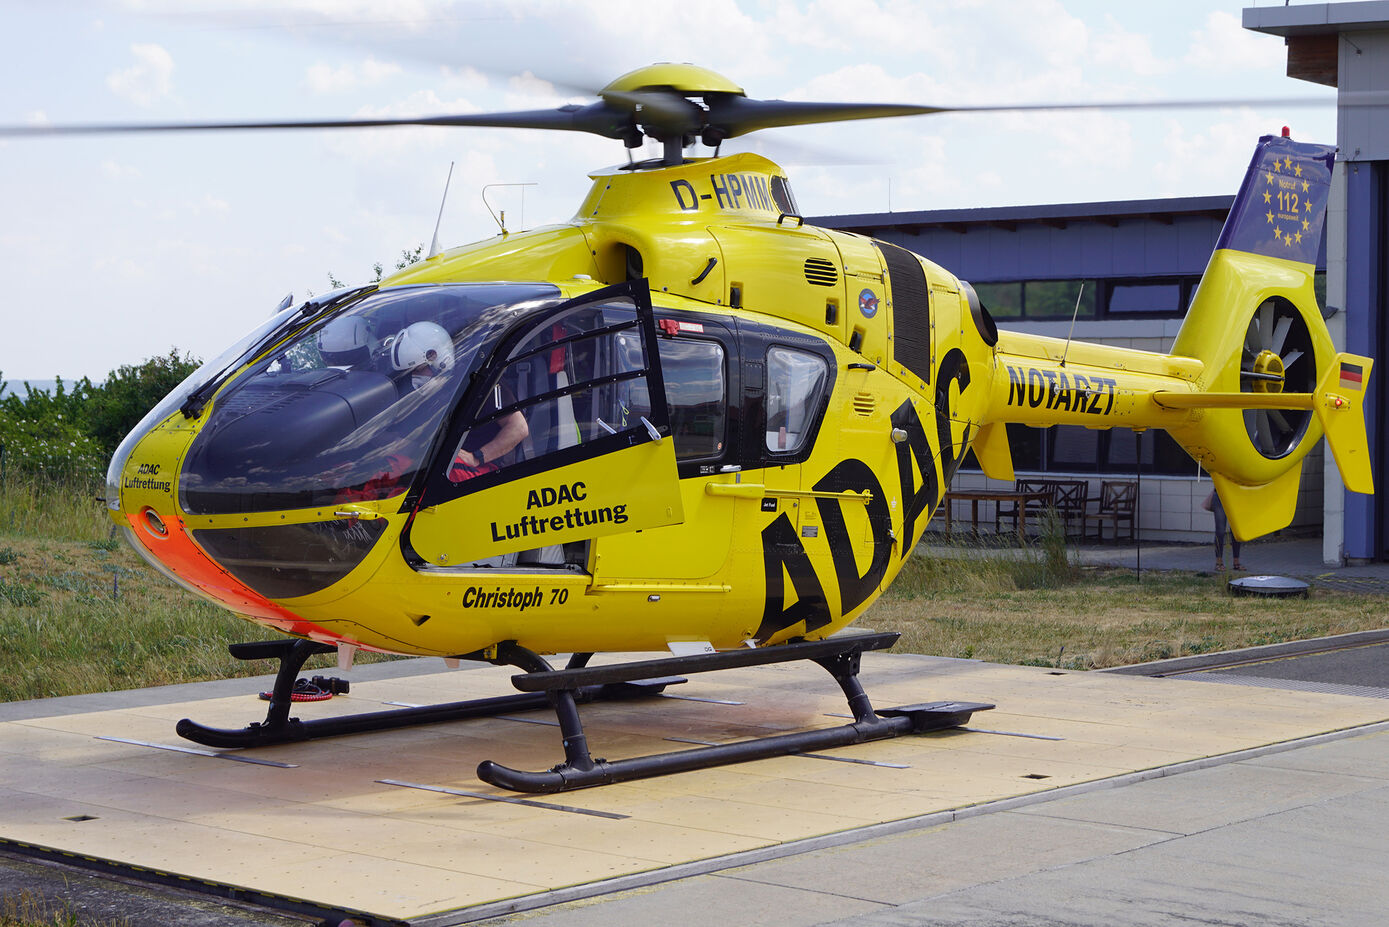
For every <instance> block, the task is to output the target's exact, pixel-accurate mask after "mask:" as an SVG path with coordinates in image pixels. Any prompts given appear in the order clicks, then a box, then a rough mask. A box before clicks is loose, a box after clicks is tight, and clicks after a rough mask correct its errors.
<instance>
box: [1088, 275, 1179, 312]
mask: <svg viewBox="0 0 1389 927" xmlns="http://www.w3.org/2000/svg"><path fill="white" fill-rule="evenodd" d="M1105 309H1106V311H1107V313H1108V314H1110V315H1113V314H1124V313H1132V312H1138V313H1144V314H1150V315H1176V314H1178V313H1180V312H1182V311H1183V309H1184V307H1183V305H1182V285H1181V283H1180V282H1179V281H1170V282H1166V283H1148V282H1136V283H1127V282H1125V283H1118V282H1116V283H1111V284H1109V299H1108V301H1107V303H1106V306H1105Z"/></svg>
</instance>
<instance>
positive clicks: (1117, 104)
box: [706, 94, 1335, 138]
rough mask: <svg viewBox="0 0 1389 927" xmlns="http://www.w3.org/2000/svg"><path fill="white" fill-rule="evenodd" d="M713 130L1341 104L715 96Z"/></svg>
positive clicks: (729, 132) (1317, 100) (728, 133)
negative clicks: (957, 116) (965, 102)
mask: <svg viewBox="0 0 1389 927" xmlns="http://www.w3.org/2000/svg"><path fill="white" fill-rule="evenodd" d="M706 103H708V105H709V124H710V126H713V127H716V128H718V129H721V130H722V131H723V133H724V136H725V137H726V138H734V137H736V136H739V135H743V134H745V133H748V132H753V131H756V130H757V129H770V128H776V127H780V126H796V125H813V124H816V123H821V122H844V121H847V120H851V119H882V118H885V117H893V116H932V115H938V114H942V113H1025V112H1051V111H1059V112H1064V111H1068V110H1075V111H1097V112H1098V111H1122V110H1152V109H1223V108H1228V107H1233V106H1333V105H1335V100H1334V99H1332V98H1329V97H1328V98H1323V97H1283V98H1268V99H1228V100H1139V101H1110V102H1095V103H1009V104H1000V105H984V106H923V105H915V104H894V103H809V102H807V103H802V102H797V101H788V100H751V99H748V98H747V97H740V96H734V95H732V94H719V95H717V96H715V95H712V94H711V95H710V96H709V97H708V98H706Z"/></svg>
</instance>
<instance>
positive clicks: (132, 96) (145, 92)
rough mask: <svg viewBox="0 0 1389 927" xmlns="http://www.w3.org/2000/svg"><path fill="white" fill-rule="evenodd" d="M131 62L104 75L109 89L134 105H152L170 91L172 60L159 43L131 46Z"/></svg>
mask: <svg viewBox="0 0 1389 927" xmlns="http://www.w3.org/2000/svg"><path fill="white" fill-rule="evenodd" d="M130 52H131V54H133V55H134V56H135V63H134V64H132V65H131V66H130V67H128V68H125V69H123V70H120V71H113V72H112V73H111V74H108V75H107V77H106V86H107V87H109V88H110V90H111V92H112V93H114V94H115V95H116V96H118V97H120V98H121V99H124V100H129V101H130V102H132V103H135V104H136V105H138V106H152V105H153V104H154V102H155V101H156V100H159V99H162V98H163V97H167V96H169V95H170V93H172V92H173V81H172V77H173V73H174V59H173V56H172V55H170V54H169V53H168V52H167V51H165V50H164V48H163V47H162V46H159V45H132V46H130Z"/></svg>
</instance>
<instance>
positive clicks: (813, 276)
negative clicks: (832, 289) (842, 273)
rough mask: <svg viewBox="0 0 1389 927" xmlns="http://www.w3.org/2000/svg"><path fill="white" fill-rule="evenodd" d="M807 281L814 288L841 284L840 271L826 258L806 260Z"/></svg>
mask: <svg viewBox="0 0 1389 927" xmlns="http://www.w3.org/2000/svg"><path fill="white" fill-rule="evenodd" d="M805 281H806V283H809V284H811V285H812V286H834V285H835V284H837V283H838V282H839V271H838V270H836V269H835V266H834V265H833V264H831V263H830V262H829V261H826V260H825V259H824V258H806V259H805Z"/></svg>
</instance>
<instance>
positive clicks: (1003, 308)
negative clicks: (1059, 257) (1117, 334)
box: [974, 280, 1099, 319]
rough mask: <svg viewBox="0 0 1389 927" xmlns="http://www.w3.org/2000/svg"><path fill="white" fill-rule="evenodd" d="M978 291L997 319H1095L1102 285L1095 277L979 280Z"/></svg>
mask: <svg viewBox="0 0 1389 927" xmlns="http://www.w3.org/2000/svg"><path fill="white" fill-rule="evenodd" d="M974 291H975V292H976V293H978V294H979V299H980V301H981V302H982V303H983V304H984V308H986V309H988V310H989V314H990V315H992V316H993V317H994V318H995V319H1069V318H1070V317H1071V315H1072V314H1075V315H1076V317H1077V318H1081V319H1093V318H1094V317H1095V306H1096V305H1097V299H1096V297H1097V295H1098V293H1099V286H1098V284H1097V283H1096V282H1095V281H1094V280H1027V281H1022V282H1014V283H976V284H974ZM1077 300H1079V306H1077Z"/></svg>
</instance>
